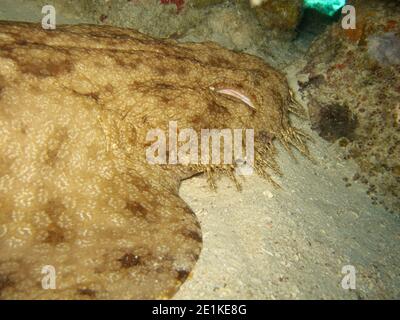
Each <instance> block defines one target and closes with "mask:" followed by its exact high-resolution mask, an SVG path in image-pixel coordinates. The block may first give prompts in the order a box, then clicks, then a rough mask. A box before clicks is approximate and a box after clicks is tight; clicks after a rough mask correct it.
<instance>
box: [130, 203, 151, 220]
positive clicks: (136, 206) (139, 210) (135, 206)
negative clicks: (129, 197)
mask: <svg viewBox="0 0 400 320" xmlns="http://www.w3.org/2000/svg"><path fill="white" fill-rule="evenodd" d="M125 209H128V210H129V211H130V212H132V213H133V214H134V215H139V216H141V217H145V216H146V215H147V213H148V210H147V209H146V208H145V207H143V206H142V205H141V204H140V203H139V202H137V201H127V202H126V205H125Z"/></svg>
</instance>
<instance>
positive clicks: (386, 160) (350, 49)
mask: <svg viewBox="0 0 400 320" xmlns="http://www.w3.org/2000/svg"><path fill="white" fill-rule="evenodd" d="M351 4H353V5H355V7H356V10H357V28H356V29H354V30H351V29H350V30H344V29H342V27H341V24H340V22H339V23H337V24H335V25H333V26H332V27H330V28H328V30H327V31H326V32H325V33H324V34H323V35H322V36H320V37H319V38H318V39H316V41H315V42H314V44H313V45H312V46H311V48H310V50H309V53H308V56H307V59H308V60H307V61H308V62H307V65H306V67H305V68H304V70H302V72H301V73H303V74H306V75H307V77H308V80H307V81H305V82H302V83H301V84H300V85H301V89H302V91H303V93H304V95H305V96H306V97H308V99H309V102H310V103H309V110H310V117H311V121H312V124H313V127H314V129H316V130H317V131H318V132H319V133H320V135H321V136H322V137H323V138H325V139H327V140H328V141H332V142H334V141H338V143H339V144H340V145H341V146H342V147H343V148H345V151H346V153H347V158H352V159H354V160H355V161H356V162H357V163H358V165H359V167H360V171H359V173H357V174H356V175H355V176H354V177H353V179H354V180H358V181H361V182H362V183H365V184H368V185H369V191H368V194H369V195H370V196H371V199H372V201H373V203H374V204H376V203H378V202H380V203H383V204H385V206H386V207H387V208H390V209H391V210H392V211H397V212H399V211H400V202H399V199H400V157H399V155H400V122H399V108H400V107H399V101H400V64H399V63H400V60H399V54H400V53H399V52H400V51H399V48H400V46H399V41H400V37H399V35H400V25H399V21H400V5H399V3H398V2H397V1H353V2H351ZM350 178H351V177H350Z"/></svg>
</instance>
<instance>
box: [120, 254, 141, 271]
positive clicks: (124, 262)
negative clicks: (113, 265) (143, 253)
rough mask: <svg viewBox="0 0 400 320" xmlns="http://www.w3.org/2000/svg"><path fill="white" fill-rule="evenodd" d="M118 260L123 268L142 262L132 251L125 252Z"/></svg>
mask: <svg viewBox="0 0 400 320" xmlns="http://www.w3.org/2000/svg"><path fill="white" fill-rule="evenodd" d="M118 261H119V262H120V263H121V268H131V267H134V266H137V265H139V264H141V259H140V257H139V256H137V255H134V254H132V253H125V254H124V255H123V256H122V257H121V258H119V259H118Z"/></svg>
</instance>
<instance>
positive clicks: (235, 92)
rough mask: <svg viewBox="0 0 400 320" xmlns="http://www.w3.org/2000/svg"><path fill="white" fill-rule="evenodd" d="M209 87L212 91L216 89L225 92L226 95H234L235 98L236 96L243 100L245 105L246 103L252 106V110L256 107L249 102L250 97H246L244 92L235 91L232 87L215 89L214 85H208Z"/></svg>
mask: <svg viewBox="0 0 400 320" xmlns="http://www.w3.org/2000/svg"><path fill="white" fill-rule="evenodd" d="M210 89H211V90H212V91H216V92H218V93H221V94H226V95H228V96H232V97H235V98H237V99H239V100H241V101H243V102H244V103H245V104H246V105H248V106H249V107H250V108H252V109H254V110H255V109H256V107H255V106H254V104H253V103H252V102H251V100H250V98H249V97H247V96H245V95H244V94H242V93H240V92H239V91H237V90H234V89H215V88H214V87H210Z"/></svg>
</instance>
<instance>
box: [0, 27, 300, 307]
mask: <svg viewBox="0 0 400 320" xmlns="http://www.w3.org/2000/svg"><path fill="white" fill-rule="evenodd" d="M0 66H1V67H0V133H1V134H0V246H1V247H0V283H1V286H0V297H1V298H7V299H21V298H23V299H47V298H51V299H145V298H146V299H150V298H168V297H171V296H172V295H173V294H174V293H175V292H176V291H177V290H178V289H179V287H180V285H181V284H182V283H183V282H184V281H185V279H186V278H187V277H188V275H189V273H190V272H191V271H192V268H193V266H194V264H195V263H196V261H197V259H198V257H199V254H200V250H201V247H202V236H201V230H200V225H199V223H198V221H197V218H196V216H195V215H194V214H193V212H192V210H191V209H190V208H189V207H188V206H187V205H186V203H185V202H184V201H183V200H182V199H181V198H180V197H179V195H178V189H179V185H180V183H181V180H182V179H186V178H188V177H190V176H192V175H195V174H197V173H201V172H206V174H207V176H208V178H209V181H210V183H211V184H213V181H214V179H215V178H217V177H218V176H220V175H227V176H229V177H231V178H232V179H233V180H235V177H234V175H233V171H234V166H233V165H218V164H215V165H207V164H191V165H183V164H180V165H171V164H168V165H167V164H165V165H153V164H150V163H149V162H148V160H147V159H146V150H147V148H148V147H149V145H151V143H152V142H151V141H150V142H149V141H148V140H147V134H148V132H149V130H152V129H159V130H162V131H163V132H168V127H169V122H170V121H176V122H177V123H178V125H179V128H181V127H182V128H192V129H193V130H195V131H196V132H199V131H200V130H201V129H202V128H209V129H225V128H226V129H234V128H243V129H247V128H251V129H254V136H255V137H254V139H255V141H254V145H255V164H254V167H255V170H256V172H258V173H259V174H260V175H261V176H263V177H264V178H266V179H269V180H270V173H271V172H273V171H275V172H278V173H279V168H278V165H277V163H276V162H275V160H274V159H275V153H276V149H275V146H274V143H273V142H274V141H276V142H280V143H281V144H282V145H283V146H284V147H286V149H287V150H290V149H291V147H292V146H294V147H296V148H298V149H299V150H300V151H301V152H302V153H304V154H307V152H308V151H307V147H306V145H305V141H304V137H303V135H302V133H301V131H300V130H297V129H295V128H294V127H292V126H291V124H290V121H289V116H288V114H289V112H290V111H294V112H299V109H298V108H296V106H295V105H294V104H293V103H292V97H291V93H290V91H289V89H288V85H287V82H286V79H285V77H284V76H283V75H282V74H280V73H279V72H277V71H276V70H274V69H273V68H271V67H269V66H268V65H267V64H265V63H264V62H263V61H262V60H261V59H259V58H257V57H254V56H250V55H247V54H241V53H235V52H233V51H229V50H227V49H224V48H222V47H220V46H218V45H216V44H213V43H203V44H178V43H177V42H175V41H172V40H168V41H166V40H164V41H163V40H157V39H154V38H151V37H148V36H145V35H143V34H141V33H139V32H136V31H134V30H130V29H121V28H114V27H104V26H90V25H79V26H62V27H57V30H55V31H44V30H42V28H41V27H40V26H38V25H33V24H28V23H9V22H1V28H0ZM225 93H228V94H225ZM168 158H169V157H168ZM270 181H271V180H270ZM45 266H53V267H54V268H55V270H56V272H57V289H56V290H43V288H42V284H41V279H42V277H43V274H42V270H43V267H45Z"/></svg>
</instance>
